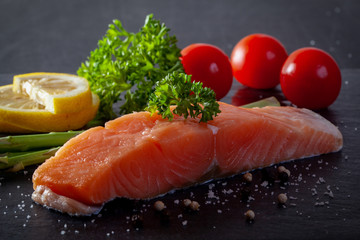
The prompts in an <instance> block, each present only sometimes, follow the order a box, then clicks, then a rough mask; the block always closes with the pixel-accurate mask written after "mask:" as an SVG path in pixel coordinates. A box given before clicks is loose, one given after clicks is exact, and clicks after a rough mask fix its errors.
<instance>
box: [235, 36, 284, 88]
mask: <svg viewBox="0 0 360 240" xmlns="http://www.w3.org/2000/svg"><path fill="white" fill-rule="evenodd" d="M287 56H288V55H287V53H286V50H285V48H284V46H283V45H282V44H281V43H280V42H279V41H278V40H277V39H276V38H274V37H271V36H269V35H266V34H259V33H257V34H252V35H249V36H246V37H245V38H243V39H241V40H240V41H239V42H238V43H237V44H236V45H235V47H234V49H233V51H232V53H231V65H232V69H233V74H234V77H235V78H236V80H238V81H239V82H240V83H241V84H243V85H245V86H248V87H251V88H256V89H268V88H273V87H275V86H276V85H278V84H279V82H280V71H281V67H282V65H283V63H284V61H285V60H286V58H287Z"/></svg>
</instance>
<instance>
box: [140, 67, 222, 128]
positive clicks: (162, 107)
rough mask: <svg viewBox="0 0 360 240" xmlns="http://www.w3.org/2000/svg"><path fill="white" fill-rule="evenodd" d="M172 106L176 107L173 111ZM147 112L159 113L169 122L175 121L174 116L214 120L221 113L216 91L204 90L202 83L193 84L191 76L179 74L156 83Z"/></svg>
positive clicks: (204, 120)
mask: <svg viewBox="0 0 360 240" xmlns="http://www.w3.org/2000/svg"><path fill="white" fill-rule="evenodd" d="M172 105H176V107H175V109H174V110H173V111H171V109H170V106H172ZM147 110H148V111H149V112H151V113H152V114H153V113H155V112H158V113H159V114H160V115H161V116H162V118H168V119H169V120H172V119H173V117H174V115H173V114H177V115H179V116H184V118H187V117H188V116H189V115H190V117H192V118H196V117H198V116H201V118H200V122H207V121H209V120H212V119H213V117H216V116H217V114H218V113H220V109H219V104H218V103H217V102H216V98H215V93H214V91H213V90H212V89H210V88H207V87H205V88H203V86H202V83H201V82H191V76H190V75H187V74H185V73H179V72H173V73H171V74H168V75H167V76H166V77H165V78H163V79H162V80H160V81H158V82H157V83H156V86H155V91H154V92H153V93H152V94H151V95H150V98H149V104H148V107H147Z"/></svg>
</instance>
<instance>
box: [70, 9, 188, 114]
mask: <svg viewBox="0 0 360 240" xmlns="http://www.w3.org/2000/svg"><path fill="white" fill-rule="evenodd" d="M169 31H170V29H169V28H167V27H166V26H165V25H164V24H161V23H160V22H159V21H158V20H155V19H154V18H153V15H152V14H150V15H148V16H147V17H146V20H145V24H144V26H143V27H142V28H141V29H140V31H139V32H138V33H130V32H127V31H126V30H125V29H124V27H123V26H122V24H121V22H120V21H119V20H114V21H113V24H110V25H109V29H108V30H107V32H106V34H105V36H104V37H103V38H102V39H101V40H99V42H98V48H97V49H95V50H94V51H92V52H91V53H90V56H89V57H88V59H87V61H85V63H82V64H81V66H80V68H79V69H78V71H77V74H78V75H79V76H82V77H84V78H86V79H88V81H89V83H90V87H91V90H92V91H93V92H95V93H96V94H98V96H99V97H100V108H99V112H98V115H97V118H98V119H102V120H108V119H113V118H115V117H117V113H115V112H114V111H113V104H114V103H116V102H118V101H121V105H120V108H119V112H118V113H119V114H126V113H131V112H134V111H141V110H144V109H145V107H146V105H147V103H148V99H149V96H150V94H151V93H152V92H153V91H154V85H155V83H156V82H157V81H160V80H161V79H162V78H164V77H165V76H166V75H167V74H168V73H171V72H173V71H179V72H183V67H182V64H181V61H180V59H179V57H180V49H179V48H178V47H177V46H176V42H177V39H176V37H175V36H170V35H169Z"/></svg>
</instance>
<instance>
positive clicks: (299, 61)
mask: <svg viewBox="0 0 360 240" xmlns="http://www.w3.org/2000/svg"><path fill="white" fill-rule="evenodd" d="M280 84H281V89H282V91H283V93H284V95H285V97H286V98H287V99H288V100H289V101H291V102H292V103H293V104H295V105H296V106H298V107H304V108H309V109H313V110H315V109H321V108H326V107H328V106H330V105H331V104H332V103H333V102H334V101H335V100H336V98H337V96H338V95H339V93H340V88H341V73H340V69H339V67H338V65H337V64H336V62H335V60H334V59H333V58H332V57H331V56H330V55H329V54H328V53H326V52H324V51H322V50H320V49H317V48H311V47H307V48H301V49H298V50H296V51H295V52H293V53H291V54H290V55H289V57H288V59H287V60H286V61H285V63H284V66H283V67H282V70H281V76H280Z"/></svg>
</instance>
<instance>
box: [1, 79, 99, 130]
mask: <svg viewBox="0 0 360 240" xmlns="http://www.w3.org/2000/svg"><path fill="white" fill-rule="evenodd" d="M90 94H91V100H90V104H89V105H87V106H86V107H84V108H80V109H78V111H76V112H67V113H52V112H50V111H48V110H47V109H46V106H44V105H42V104H39V103H38V102H37V101H34V100H33V99H30V98H29V96H27V95H24V94H20V93H16V92H14V91H13V85H5V86H1V87H0V132H7V133H29V132H60V131H68V130H75V129H79V128H81V127H83V126H84V125H85V124H86V123H88V122H89V121H90V120H92V119H93V118H94V117H95V115H96V112H97V110H98V107H99V103H100V100H99V97H98V96H97V95H96V94H93V93H91V92H90Z"/></svg>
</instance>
